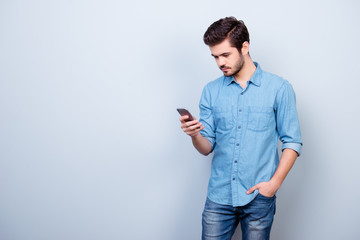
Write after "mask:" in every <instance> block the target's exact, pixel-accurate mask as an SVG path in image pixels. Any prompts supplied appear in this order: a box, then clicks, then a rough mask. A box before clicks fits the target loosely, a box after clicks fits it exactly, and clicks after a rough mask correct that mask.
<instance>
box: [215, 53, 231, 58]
mask: <svg viewBox="0 0 360 240" xmlns="http://www.w3.org/2000/svg"><path fill="white" fill-rule="evenodd" d="M226 54H230V52H224V53H222V54H220V55H218V56H223V55H226ZM211 56H213V57H218V56H216V55H214V54H211Z"/></svg>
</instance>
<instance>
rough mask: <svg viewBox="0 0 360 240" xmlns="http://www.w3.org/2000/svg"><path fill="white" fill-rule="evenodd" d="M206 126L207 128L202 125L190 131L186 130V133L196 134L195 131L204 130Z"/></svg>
mask: <svg viewBox="0 0 360 240" xmlns="http://www.w3.org/2000/svg"><path fill="white" fill-rule="evenodd" d="M204 128H205V127H204V126H201V127H199V128H197V129H195V130H192V131H188V132H186V133H187V134H188V135H190V136H192V135H194V134H195V133H198V132H200V131H201V130H203V129H204Z"/></svg>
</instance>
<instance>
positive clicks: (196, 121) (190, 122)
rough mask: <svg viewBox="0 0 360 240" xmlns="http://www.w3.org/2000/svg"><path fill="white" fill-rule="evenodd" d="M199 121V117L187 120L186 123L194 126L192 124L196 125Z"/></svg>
mask: <svg viewBox="0 0 360 240" xmlns="http://www.w3.org/2000/svg"><path fill="white" fill-rule="evenodd" d="M198 122H199V121H198V120H197V119H195V120H192V121H188V122H185V123H186V125H188V126H192V125H194V124H197V123H198Z"/></svg>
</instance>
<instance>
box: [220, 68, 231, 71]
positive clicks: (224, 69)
mask: <svg viewBox="0 0 360 240" xmlns="http://www.w3.org/2000/svg"><path fill="white" fill-rule="evenodd" d="M220 69H221V71H223V72H227V71H228V70H230V68H220Z"/></svg>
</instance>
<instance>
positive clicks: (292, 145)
mask: <svg viewBox="0 0 360 240" xmlns="http://www.w3.org/2000/svg"><path fill="white" fill-rule="evenodd" d="M285 148H290V149H292V150H294V151H295V152H297V154H298V155H299V156H300V154H301V148H302V144H301V143H284V144H283V145H282V148H281V151H284V149H285Z"/></svg>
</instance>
